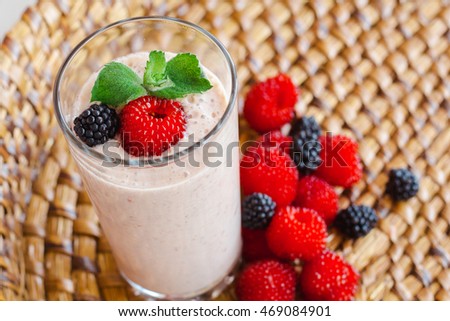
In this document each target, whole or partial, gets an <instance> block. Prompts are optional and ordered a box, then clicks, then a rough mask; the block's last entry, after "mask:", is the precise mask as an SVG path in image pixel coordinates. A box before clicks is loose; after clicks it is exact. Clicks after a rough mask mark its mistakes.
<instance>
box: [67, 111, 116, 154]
mask: <svg viewBox="0 0 450 321" xmlns="http://www.w3.org/2000/svg"><path fill="white" fill-rule="evenodd" d="M73 125H74V126H73V130H74V132H75V134H77V136H78V137H79V138H80V139H81V140H82V141H83V142H84V143H86V145H88V146H90V147H92V146H95V145H99V144H104V143H106V141H107V140H108V139H109V138H114V136H115V135H116V133H117V131H118V130H119V116H118V115H117V113H116V111H115V110H114V109H112V108H109V107H108V106H106V105H104V104H93V105H91V106H90V107H89V108H88V109H86V110H85V111H83V112H82V113H81V114H80V116H78V117H76V118H75V120H74V121H73Z"/></svg>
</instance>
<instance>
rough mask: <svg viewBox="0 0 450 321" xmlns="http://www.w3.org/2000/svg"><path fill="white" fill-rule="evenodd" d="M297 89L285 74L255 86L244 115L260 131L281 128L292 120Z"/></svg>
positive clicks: (249, 94) (248, 97) (245, 106)
mask: <svg viewBox="0 0 450 321" xmlns="http://www.w3.org/2000/svg"><path fill="white" fill-rule="evenodd" d="M297 96H298V94H297V89H296V88H295V86H294V84H293V83H292V81H291V79H290V78H289V77H288V76H286V75H283V74H280V75H278V76H276V77H273V78H269V79H267V80H266V81H263V82H260V83H258V84H256V85H255V86H253V87H252V88H251V89H250V91H249V93H248V94H247V98H246V100H245V104H244V116H245V118H246V119H247V121H248V123H249V125H250V126H251V127H252V128H253V129H254V130H256V131H258V132H260V133H265V132H268V131H271V130H276V129H280V127H281V126H283V125H284V124H286V123H288V122H290V121H291V119H292V117H293V116H294V106H295V104H296V102H297Z"/></svg>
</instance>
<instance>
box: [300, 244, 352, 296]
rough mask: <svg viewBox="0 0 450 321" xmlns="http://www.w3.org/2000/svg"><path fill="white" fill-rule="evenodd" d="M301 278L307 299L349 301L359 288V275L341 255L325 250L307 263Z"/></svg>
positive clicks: (302, 288)
mask: <svg viewBox="0 0 450 321" xmlns="http://www.w3.org/2000/svg"><path fill="white" fill-rule="evenodd" d="M299 280H300V282H299V283H300V286H301V290H302V292H303V295H304V297H305V299H307V300H313V301H323V300H325V301H349V300H352V299H353V297H354V295H355V293H356V290H357V289H358V281H359V275H358V273H357V272H356V271H355V269H354V268H353V267H352V266H351V265H350V264H349V263H347V262H345V261H344V259H342V258H341V257H340V256H339V255H337V254H336V253H333V252H331V251H325V252H323V253H322V254H321V255H319V256H317V257H316V258H314V259H313V260H311V261H309V262H306V263H305V265H304V266H303V269H302V272H301V274H300V278H299Z"/></svg>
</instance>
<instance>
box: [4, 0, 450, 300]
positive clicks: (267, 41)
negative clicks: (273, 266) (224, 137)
mask: <svg viewBox="0 0 450 321" xmlns="http://www.w3.org/2000/svg"><path fill="white" fill-rule="evenodd" d="M143 15H168V16H174V17H179V18H182V19H186V20H189V21H192V22H194V23H197V24H199V25H200V26H202V27H204V28H206V29H207V30H209V31H211V32H212V33H213V34H215V35H216V36H217V37H218V38H219V39H220V40H221V41H222V42H223V43H224V44H225V46H226V47H227V48H228V49H229V51H230V53H231V55H232V57H233V58H234V60H235V62H236V65H237V69H238V77H239V83H240V85H241V98H242V97H243V95H245V93H246V92H247V90H248V86H249V85H250V84H252V83H253V82H254V81H257V80H261V79H264V78H266V77H268V76H273V75H275V74H276V73H278V71H280V70H281V71H283V72H287V73H288V74H289V75H290V76H292V78H293V80H294V81H295V83H296V84H298V85H299V86H300V87H301V90H302V96H301V101H300V103H299V105H298V106H297V112H298V114H299V115H300V114H308V115H314V116H315V117H316V118H317V120H318V121H319V122H320V123H321V125H322V127H323V129H324V130H329V131H332V132H340V133H345V134H348V135H350V136H352V137H354V138H356V139H357V140H358V141H359V143H360V151H361V156H362V160H363V163H364V178H363V179H362V180H361V182H360V183H359V184H358V185H357V186H356V187H354V188H353V189H352V190H348V191H341V190H340V191H339V192H340V194H341V197H340V205H341V206H342V207H344V206H347V205H348V204H349V203H350V202H355V203H358V204H366V205H370V206H374V207H375V208H376V209H377V211H378V213H379V215H380V216H381V217H382V220H381V222H380V223H379V225H378V228H376V229H374V230H373V231H372V232H371V233H370V234H369V235H368V236H366V237H364V238H362V239H359V240H357V241H350V240H344V239H343V238H342V237H341V236H340V235H339V234H338V233H334V232H332V233H331V235H330V237H329V247H330V248H332V249H335V250H338V251H340V252H341V253H342V254H343V255H344V256H345V257H346V258H347V259H348V260H349V261H350V262H351V263H352V264H354V265H355V266H356V268H357V269H358V270H359V271H360V272H361V275H362V280H361V287H360V290H359V292H358V294H357V299H362V300H433V299H435V300H448V299H450V268H449V264H450V236H449V224H450V208H449V207H448V206H447V204H448V203H449V202H450V185H449V182H448V181H449V174H450V152H449V148H450V126H449V113H450V103H449V98H450V76H449V69H450V46H449V42H450V31H449V26H450V4H449V1H420V0H418V1H399V2H397V1H392V0H380V1H365V0H362V1H340V3H339V4H336V3H335V2H334V1H327V0H324V1H317V2H315V1H314V2H313V1H294V0H291V1H289V0H285V1H272V0H264V1H206V0H205V1H178V0H155V1H151V0H144V1H143V0H136V1H133V0H128V1H113V0H103V1H100V0H99V1H76V0H57V1H56V0H55V1H49V0H46V1H44V0H41V1H39V2H38V4H37V5H36V6H34V7H31V8H29V9H28V10H27V11H26V12H25V14H24V15H23V17H22V19H21V20H20V21H19V22H18V23H17V25H16V26H15V27H14V28H13V29H12V30H11V31H10V32H9V33H8V34H7V35H6V37H5V40H4V42H3V44H2V45H1V48H0V300H24V299H25V300H131V299H135V297H134V296H133V294H132V293H131V291H130V290H129V289H128V287H127V286H126V284H125V283H124V281H123V280H122V279H121V278H120V276H119V275H118V273H117V269H116V266H115V263H114V259H113V257H112V255H111V252H110V249H109V246H108V243H107V241H106V240H105V239H104V237H103V235H102V231H101V229H100V226H99V224H98V220H97V217H96V214H95V212H94V210H93V208H92V206H91V204H90V202H89V199H88V197H87V195H86V193H85V192H84V191H83V188H82V184H81V180H80V176H79V175H78V173H77V171H76V168H75V165H74V162H73V161H72V159H71V157H70V156H69V154H68V150H67V146H66V145H65V142H64V139H63V137H62V134H61V133H60V131H59V129H58V126H57V123H56V120H55V118H54V117H53V111H52V108H53V106H52V85H53V81H54V77H55V74H56V72H57V69H58V68H59V66H60V65H61V63H62V61H63V59H64V57H65V56H66V55H67V54H68V53H69V52H70V50H71V48H73V47H74V46H75V45H76V44H77V43H78V42H79V41H80V40H82V39H83V38H84V37H85V36H87V35H88V34H89V33H91V32H93V31H94V30H95V29H97V28H98V27H100V26H104V25H106V24H108V23H110V22H113V21H116V20H119V19H123V18H127V17H132V16H143ZM241 102H242V99H241ZM241 125H242V126H241V138H243V139H245V138H247V137H250V136H252V135H253V133H251V132H249V131H248V129H246V125H245V123H244V122H243V121H242V124H241ZM405 165H409V166H411V167H412V168H414V170H415V172H416V174H418V175H419V176H420V179H421V186H420V191H419V194H418V196H417V197H415V198H413V199H411V200H410V201H408V202H402V203H397V204H393V203H392V202H391V201H390V200H389V198H387V197H386V196H384V186H385V183H386V181H387V171H388V170H389V169H390V168H393V167H399V166H405ZM232 292H233V291H232V289H230V290H229V291H227V292H226V293H225V294H224V295H222V296H221V299H232V298H233V294H232Z"/></svg>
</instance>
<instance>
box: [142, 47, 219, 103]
mask: <svg viewBox="0 0 450 321" xmlns="http://www.w3.org/2000/svg"><path fill="white" fill-rule="evenodd" d="M211 88H212V85H211V83H210V82H209V80H208V79H207V78H206V77H205V75H204V74H203V72H202V69H201V68H200V62H199V61H198V59H197V57H196V56H195V55H193V54H191V53H182V54H178V55H177V56H175V57H174V58H173V59H171V60H169V62H167V65H166V81H165V82H162V83H161V84H159V88H148V87H147V89H149V93H150V94H151V95H153V96H157V97H163V98H169V99H174V98H181V97H184V96H186V95H188V94H194V93H202V92H205V91H207V90H208V89H211Z"/></svg>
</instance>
